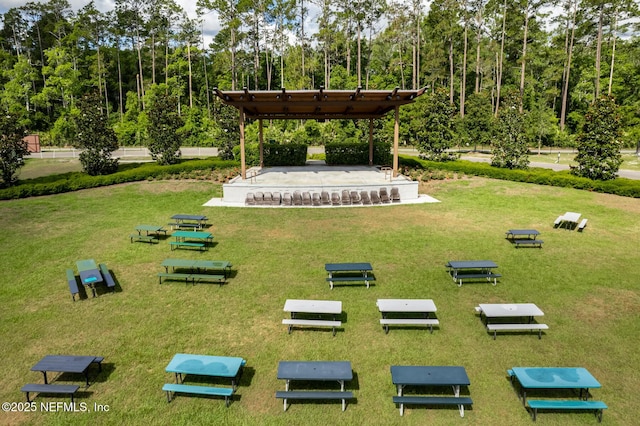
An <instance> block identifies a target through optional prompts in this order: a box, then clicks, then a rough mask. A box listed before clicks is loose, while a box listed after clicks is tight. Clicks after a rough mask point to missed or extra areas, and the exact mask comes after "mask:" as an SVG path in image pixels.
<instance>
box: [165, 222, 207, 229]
mask: <svg viewBox="0 0 640 426" xmlns="http://www.w3.org/2000/svg"><path fill="white" fill-rule="evenodd" d="M167 225H169V226H170V227H171V229H173V228H176V229H180V228H187V229H199V228H201V227H202V226H203V225H202V224H199V223H188V222H187V223H185V222H171V223H168V224H167Z"/></svg>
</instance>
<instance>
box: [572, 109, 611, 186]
mask: <svg viewBox="0 0 640 426" xmlns="http://www.w3.org/2000/svg"><path fill="white" fill-rule="evenodd" d="M621 136H622V132H621V129H620V115H619V113H618V106H617V105H616V102H615V101H614V99H613V98H612V97H609V96H602V97H600V98H598V99H596V101H595V102H594V103H593V104H591V106H590V107H589V109H588V110H587V113H586V114H585V117H584V124H583V126H582V129H581V130H580V133H579V134H578V137H577V144H578V155H577V156H576V158H575V160H576V162H577V163H578V166H577V167H576V168H575V169H573V172H574V173H575V174H576V175H578V176H582V177H586V178H589V179H598V180H609V179H613V178H615V177H616V173H617V172H618V169H619V168H620V164H622V155H621V154H620V148H621Z"/></svg>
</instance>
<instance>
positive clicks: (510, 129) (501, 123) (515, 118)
mask: <svg viewBox="0 0 640 426" xmlns="http://www.w3.org/2000/svg"><path fill="white" fill-rule="evenodd" d="M521 102H522V99H520V97H519V96H518V95H517V94H515V93H508V94H507V95H506V96H505V99H504V102H503V107H502V108H501V109H500V114H499V115H498V134H497V136H496V137H495V139H494V141H493V147H492V150H491V165H492V166H495V167H502V168H506V169H526V168H527V167H528V165H529V145H528V143H527V142H528V141H527V135H526V132H525V121H524V115H523V114H522V113H521V112H520V105H519V104H520V103H521Z"/></svg>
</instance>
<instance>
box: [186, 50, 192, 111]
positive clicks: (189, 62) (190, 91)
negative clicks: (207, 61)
mask: <svg viewBox="0 0 640 426" xmlns="http://www.w3.org/2000/svg"><path fill="white" fill-rule="evenodd" d="M187 63H188V65H189V108H193V86H192V76H193V73H192V71H191V43H187Z"/></svg>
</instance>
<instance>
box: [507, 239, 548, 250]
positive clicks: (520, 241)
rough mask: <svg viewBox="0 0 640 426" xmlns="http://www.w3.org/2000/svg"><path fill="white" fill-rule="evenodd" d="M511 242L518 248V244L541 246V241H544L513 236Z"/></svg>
mask: <svg viewBox="0 0 640 426" xmlns="http://www.w3.org/2000/svg"><path fill="white" fill-rule="evenodd" d="M513 243H514V244H515V245H516V248H518V247H519V246H520V245H527V246H534V247H535V246H538V247H539V248H542V243H544V241H542V240H537V239H536V240H532V239H521V238H515V239H514V240H513Z"/></svg>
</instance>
